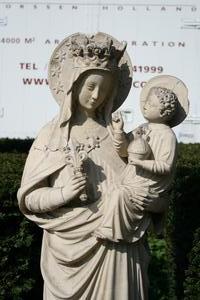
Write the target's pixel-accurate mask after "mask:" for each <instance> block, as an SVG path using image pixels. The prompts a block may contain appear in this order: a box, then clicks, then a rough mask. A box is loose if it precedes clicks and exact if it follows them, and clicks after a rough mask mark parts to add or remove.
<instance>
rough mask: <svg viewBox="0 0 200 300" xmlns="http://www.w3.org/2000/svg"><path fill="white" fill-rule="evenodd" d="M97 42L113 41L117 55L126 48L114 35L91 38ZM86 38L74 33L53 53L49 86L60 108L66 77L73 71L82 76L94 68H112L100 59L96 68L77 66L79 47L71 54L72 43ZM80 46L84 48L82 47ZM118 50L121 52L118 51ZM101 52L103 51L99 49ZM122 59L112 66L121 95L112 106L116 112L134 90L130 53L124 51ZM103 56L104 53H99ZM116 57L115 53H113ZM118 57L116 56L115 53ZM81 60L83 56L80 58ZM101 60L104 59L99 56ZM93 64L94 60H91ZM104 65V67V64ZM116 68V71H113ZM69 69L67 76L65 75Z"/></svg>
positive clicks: (118, 94)
mask: <svg viewBox="0 0 200 300" xmlns="http://www.w3.org/2000/svg"><path fill="white" fill-rule="evenodd" d="M91 37H92V38H93V39H94V40H96V41H108V42H107V43H108V44H109V41H110V42H111V45H110V47H112V49H114V50H115V49H116V52H120V49H122V48H123V44H122V43H120V42H119V41H117V40H116V39H115V38H113V37H112V36H110V35H108V34H106V33H102V32H98V33H97V34H95V35H93V36H91ZM84 38H87V36H86V35H84V34H82V33H75V34H73V35H71V36H69V37H67V38H65V39H64V40H63V41H62V42H61V43H60V44H59V45H58V46H57V47H56V49H55V50H54V52H53V54H52V56H51V59H50V63H49V70H48V80H49V87H50V90H51V92H52V94H53V97H54V98H55V100H56V101H57V103H58V104H59V105H61V104H62V103H63V101H64V98H65V95H66V94H67V93H68V91H67V88H65V81H66V77H69V76H70V72H71V74H72V72H73V70H75V69H76V68H80V69H81V70H80V73H83V72H84V71H88V70H92V69H103V70H104V69H105V70H108V69H109V68H110V69H111V68H112V67H106V66H105V65H104V63H105V60H104V59H102V60H100V63H99V62H98V61H97V63H96V65H95V64H88V65H87V64H85V65H84V66H83V64H82V65H81V64H80V67H79V66H78V65H77V61H79V60H76V62H75V59H74V56H76V53H77V52H75V51H78V53H77V55H79V56H80V52H79V48H78V49H75V51H74V50H73V51H74V52H73V55H72V50H71V49H72V48H73V46H74V45H73V42H72V41H74V40H75V41H76V40H77V41H78V42H81V41H84ZM81 46H84V45H83V44H81ZM107 49H108V50H109V49H110V48H106V50H105V52H104V54H105V56H106V55H109V54H110V53H108V50H107ZM118 49H119V51H118ZM97 50H98V49H94V51H95V52H94V53H95V55H96V53H97V55H98V51H97ZM99 51H101V49H99ZM122 51H123V53H122V57H120V59H119V61H117V65H116V66H113V71H114V72H115V71H116V72H118V80H119V82H118V92H117V95H116V98H115V100H114V106H113V111H115V110H116V109H118V108H119V107H120V106H121V105H122V103H123V102H124V101H125V99H126V97H127V96H128V93H129V91H130V88H131V84H132V64H131V60H130V57H129V55H128V53H127V52H126V51H125V47H124V50H123V49H122ZM122 51H121V52H122ZM100 54H101V53H100ZM112 55H113V54H112ZM114 55H115V54H114ZM79 58H81V57H79ZM100 58H101V56H100ZM91 61H92V59H91ZM82 62H84V58H83V59H82ZM101 62H102V64H101ZM114 67H115V70H114ZM66 70H67V73H68V75H67V74H66Z"/></svg>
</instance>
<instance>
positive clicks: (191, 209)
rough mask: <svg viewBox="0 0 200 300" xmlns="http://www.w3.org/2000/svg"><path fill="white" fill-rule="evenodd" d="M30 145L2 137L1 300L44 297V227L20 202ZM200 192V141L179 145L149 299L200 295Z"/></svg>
mask: <svg viewBox="0 0 200 300" xmlns="http://www.w3.org/2000/svg"><path fill="white" fill-rule="evenodd" d="M31 143H32V140H24V141H23V140H14V141H13V140H6V139H4V140H0V165H1V168H0V228H1V232H0V300H26V299H29V300H35V299H38V300H40V299H42V284H43V283H42V278H41V275H40V269H39V268H40V267H39V265H40V263H39V260H40V249H41V237H42V230H41V229H39V228H38V227H37V226H36V225H35V224H33V223H31V222H29V221H28V220H26V219H25V218H24V217H23V215H22V214H21V213H20V212H19V209H18V205H17V200H16V192H17V189H18V187H19V185H20V180H21V175H22V171H23V167H24V163H25V159H26V156H27V152H28V149H29V148H30V145H31ZM199 195H200V145H197V144H195V145H182V144H180V145H179V158H178V166H177V173H176V178H175V182H174V187H173V192H172V194H171V200H170V209H169V213H168V222H167V227H166V238H165V240H164V239H157V238H155V237H154V236H151V237H150V238H149V242H150V248H151V250H152V260H151V264H150V269H149V277H150V300H168V299H170V300H173V299H184V288H185V300H196V299H197V298H195V296H193V295H199V279H196V274H197V272H199V259H200V258H199V257H200V253H199V251H200V246H199V235H200V234H199V231H198V228H199V227H200V224H199V201H200V199H199ZM195 230H197V233H196V235H195V244H194V245H193V234H194V232H195ZM196 244H197V245H198V247H197V248H196V246H195V245H196ZM192 245H193V248H192ZM190 252H191V254H190V255H189V253H190ZM194 255H195V259H193V257H194ZM199 273H200V272H199ZM199 273H198V274H199ZM185 277H186V281H185Z"/></svg>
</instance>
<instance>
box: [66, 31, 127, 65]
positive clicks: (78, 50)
mask: <svg viewBox="0 0 200 300" xmlns="http://www.w3.org/2000/svg"><path fill="white" fill-rule="evenodd" d="M126 45H127V44H126V43H125V42H124V43H121V45H120V47H118V48H116V47H115V46H114V45H113V41H112V39H111V38H109V37H108V36H106V37H104V38H101V39H99V37H98V38H96V36H95V35H92V36H87V35H85V34H80V35H79V36H75V37H71V39H70V40H69V41H68V43H67V46H68V56H69V58H71V59H73V62H74V67H75V68H79V67H97V68H98V67H99V68H107V69H110V70H112V69H116V68H117V67H118V63H119V61H120V59H121V57H122V56H123V54H124V51H125V49H126Z"/></svg>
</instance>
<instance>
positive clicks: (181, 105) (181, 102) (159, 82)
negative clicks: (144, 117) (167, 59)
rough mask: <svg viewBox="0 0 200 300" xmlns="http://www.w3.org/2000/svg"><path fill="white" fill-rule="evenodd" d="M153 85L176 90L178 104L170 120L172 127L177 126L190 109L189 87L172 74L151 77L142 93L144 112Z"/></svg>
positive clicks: (141, 103) (141, 99)
mask: <svg viewBox="0 0 200 300" xmlns="http://www.w3.org/2000/svg"><path fill="white" fill-rule="evenodd" d="M153 87H161V88H167V89H169V90H171V91H172V92H174V94H176V96H177V98H178V106H177V111H176V113H175V115H174V116H173V117H172V119H171V120H170V121H169V126H170V127H175V126H177V125H178V124H180V123H181V122H183V120H184V119H185V118H186V117H187V115H188V111H189V100H188V89H187V87H186V86H185V84H184V83H183V82H182V81H181V80H180V79H178V78H176V77H174V76H171V75H159V76H155V77H153V78H151V79H150V80H149V81H148V82H147V83H146V84H145V86H144V87H143V89H142V91H141V94H140V107H141V111H142V112H143V113H144V104H145V102H146V100H147V97H148V94H149V92H150V90H151V88H153Z"/></svg>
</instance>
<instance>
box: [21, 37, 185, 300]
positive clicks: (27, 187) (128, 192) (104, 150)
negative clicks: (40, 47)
mask: <svg viewBox="0 0 200 300" xmlns="http://www.w3.org/2000/svg"><path fill="white" fill-rule="evenodd" d="M131 83H132V66H131V61H130V58H129V56H128V54H127V52H126V44H125V43H120V42H118V41H117V40H116V39H114V38H113V37H111V36H109V35H107V34H105V33H97V34H95V35H93V36H86V35H84V34H80V33H77V34H74V35H72V36H70V37H68V38H66V39H65V40H64V41H62V42H61V43H60V44H59V45H58V47H57V48H56V49H55V51H54V52H53V55H52V57H51V59H50V64H49V85H50V89H51V91H52V93H53V96H54V98H55V99H56V100H57V102H58V104H59V106H60V113H59V115H58V116H57V117H56V118H55V119H53V120H52V121H51V122H49V123H48V124H47V125H46V126H44V128H42V129H41V131H40V133H39V134H38V136H37V138H36V140H35V141H34V143H33V145H32V148H31V150H30V153H29V156H28V158H27V161H26V165H25V169H24V173H23V177H22V183H21V187H20V189H19V192H18V200H19V207H20V210H21V211H22V212H23V213H24V215H25V216H26V217H27V218H28V219H30V220H32V221H33V222H35V223H36V224H37V225H38V226H40V227H41V228H43V232H44V234H43V241H42V252H41V271H42V275H43V278H44V296H43V299H45V300H51V299H52V300H53V299H54V300H56V299H57V300H58V299H66V300H67V299H82V300H86V299H91V300H102V299H104V300H111V299H112V300H122V299H123V300H130V299H134V300H141V299H143V300H146V299H148V277H147V267H148V261H149V253H148V247H147V242H146V232H147V229H148V227H149V225H150V223H151V222H153V223H154V225H155V227H156V228H157V231H159V229H160V228H159V227H161V226H160V220H161V219H162V216H163V214H164V212H165V210H166V207H167V197H166V191H167V190H168V187H169V184H170V181H171V180H170V176H171V174H172V173H173V170H174V163H175V158H176V155H175V153H176V139H175V136H174V134H173V133H172V130H171V129H170V127H172V126H175V125H177V124H178V123H179V122H181V121H182V120H183V119H184V118H185V116H186V115H187V112H188V100H187V89H186V87H185V86H184V85H183V83H182V82H181V81H180V80H178V79H177V78H175V77H170V76H168V77H166V76H160V77H157V78H155V79H154V78H153V79H152V80H150V81H149V82H148V84H147V85H146V86H145V87H144V89H143V91H142V95H141V104H142V105H141V107H142V111H143V113H144V116H145V118H146V119H147V120H148V121H149V122H148V124H147V125H143V126H141V128H138V129H136V130H134V131H133V132H131V133H129V134H125V133H124V132H123V121H122V119H121V117H120V115H118V116H117V117H116V116H115V117H113V118H112V113H113V112H114V111H116V110H117V109H118V108H119V107H120V105H121V104H122V103H123V102H124V101H125V99H126V97H127V95H128V92H129V90H130V88H131ZM172 98H173V101H172ZM163 99H164V100H163Z"/></svg>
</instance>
